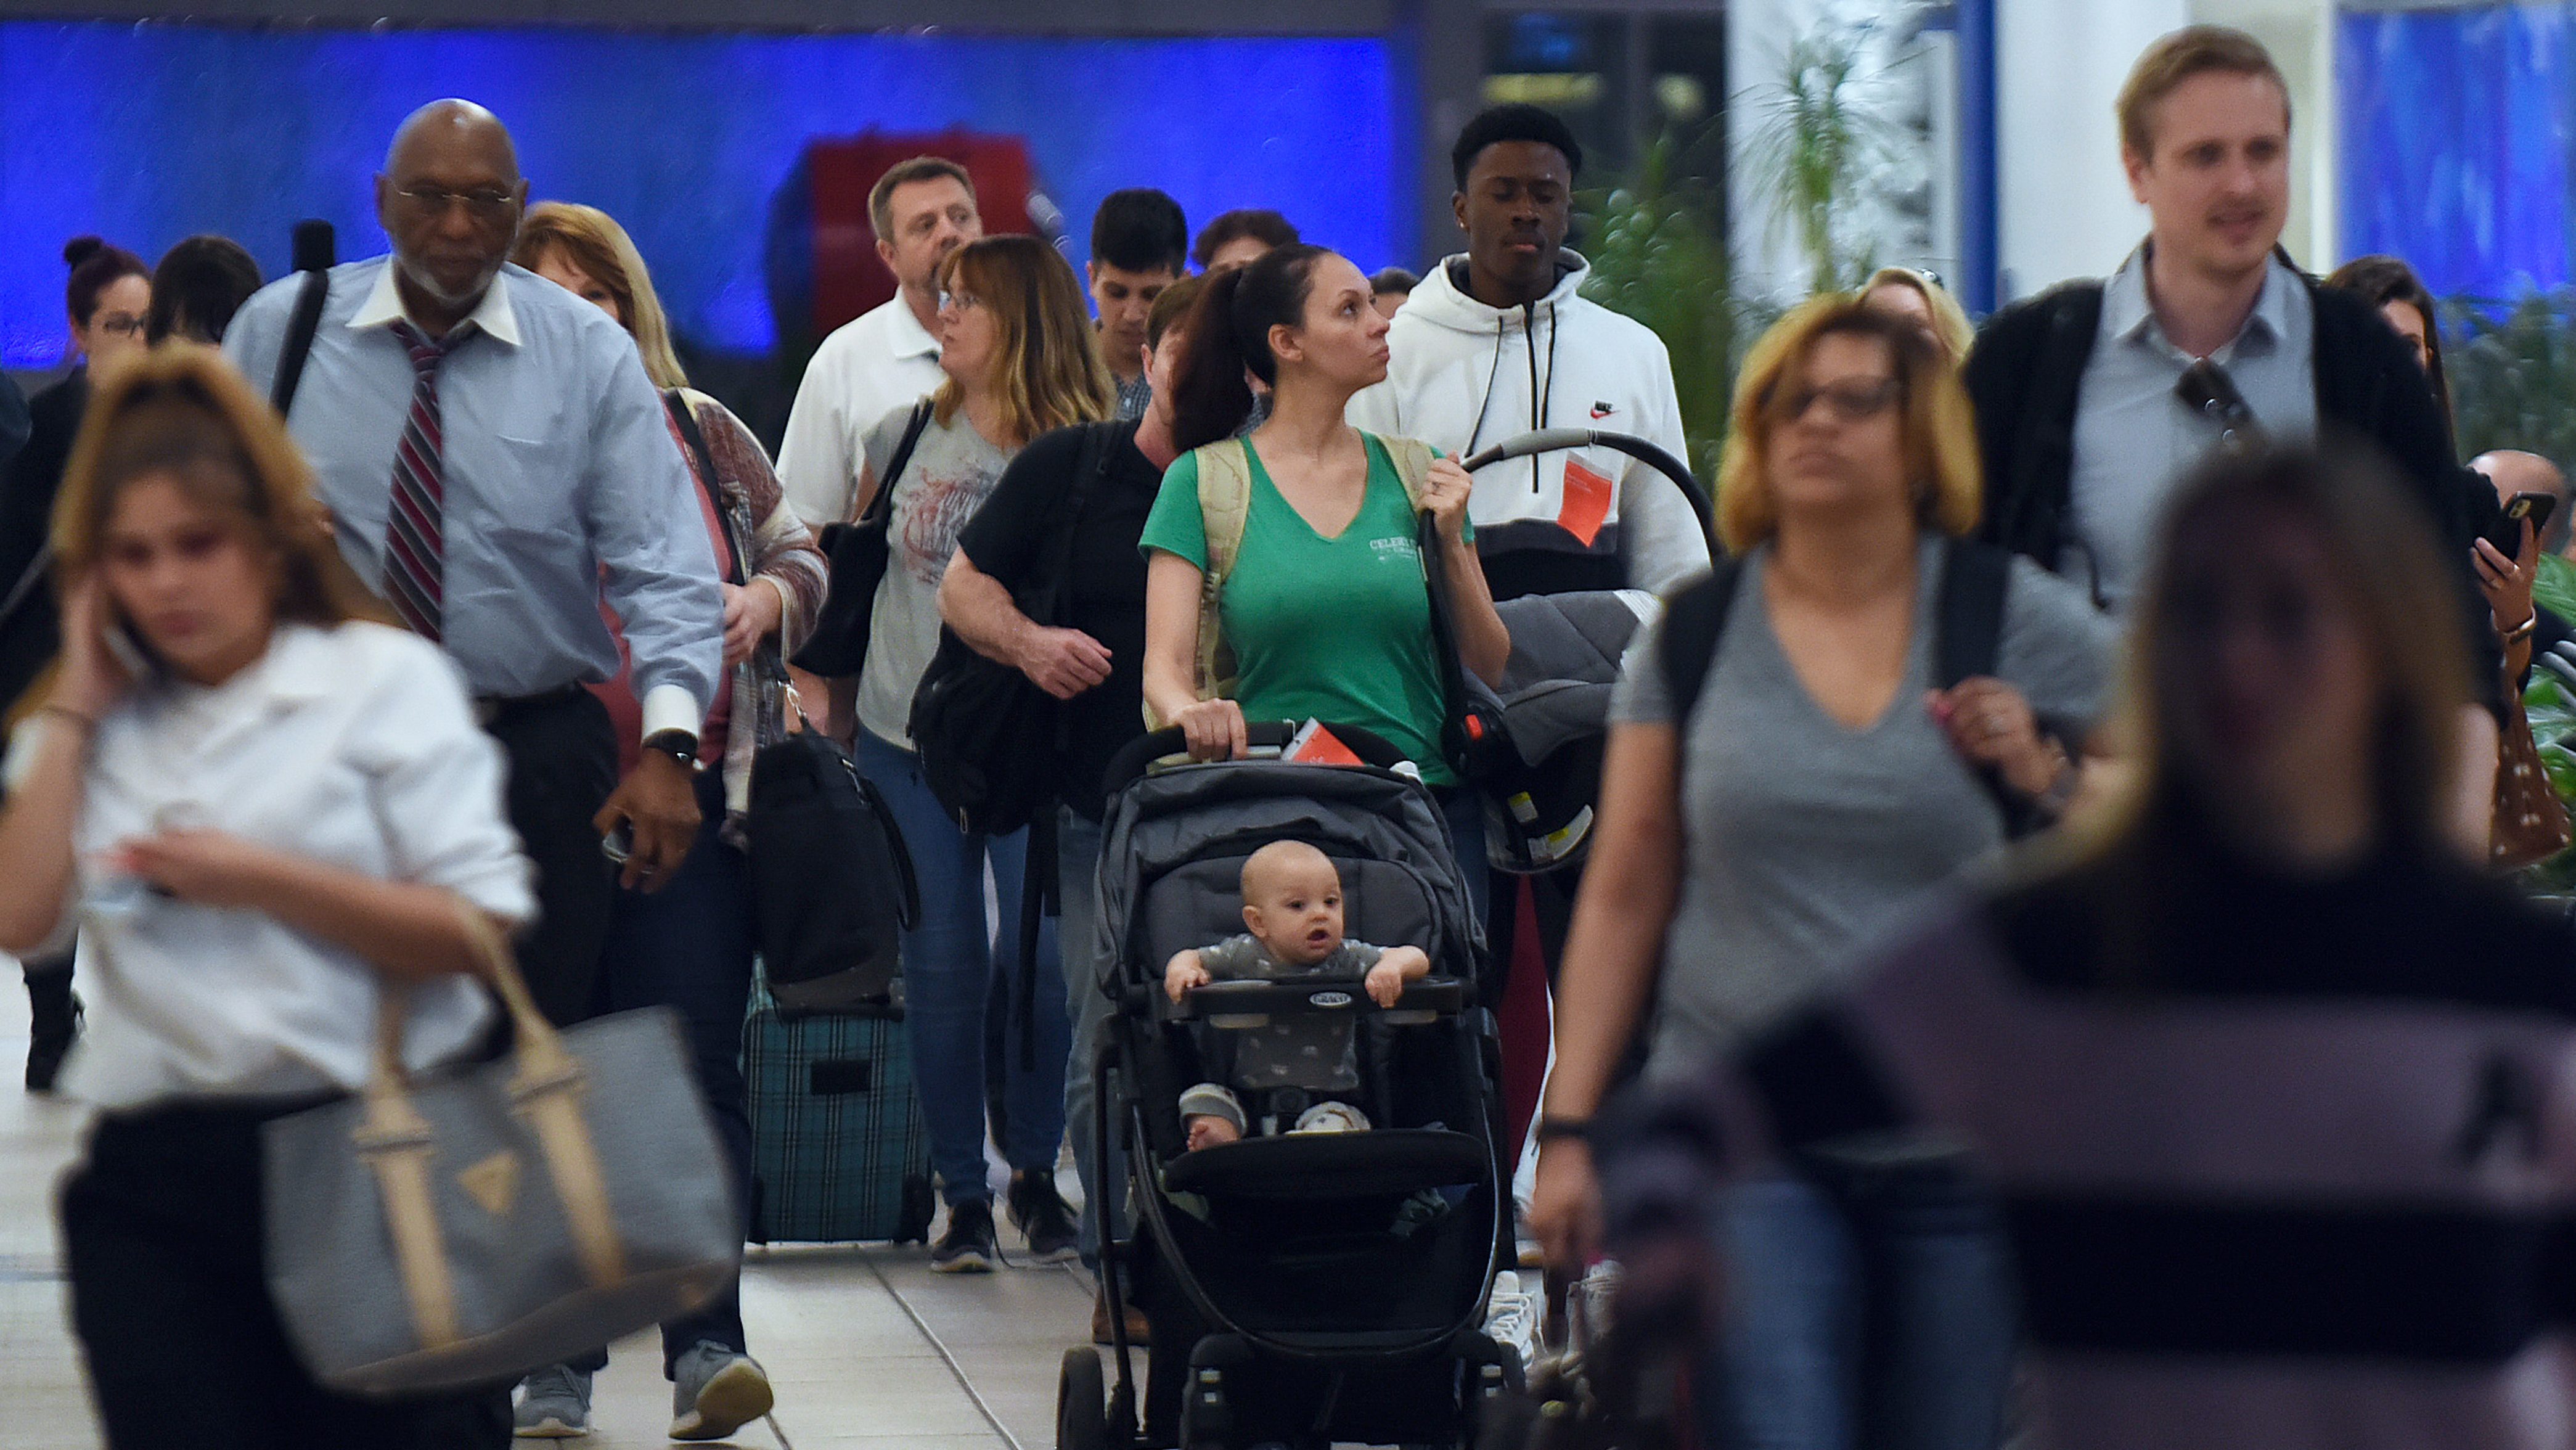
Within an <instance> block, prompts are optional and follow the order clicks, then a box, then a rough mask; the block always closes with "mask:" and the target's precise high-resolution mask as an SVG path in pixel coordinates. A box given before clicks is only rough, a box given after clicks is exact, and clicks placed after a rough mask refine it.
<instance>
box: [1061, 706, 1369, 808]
mask: <svg viewBox="0 0 2576 1450" xmlns="http://www.w3.org/2000/svg"><path fill="white" fill-rule="evenodd" d="M1302 728H1304V727H1303V726H1301V725H1299V724H1297V723H1295V722H1291V721H1285V720H1246V721H1245V722H1243V733H1244V738H1245V740H1246V742H1247V743H1248V745H1249V748H1250V753H1249V754H1248V755H1247V756H1246V757H1245V758H1246V759H1248V760H1260V759H1264V758H1269V759H1276V758H1277V757H1278V755H1279V753H1280V752H1281V751H1284V750H1286V749H1287V748H1288V745H1289V742H1290V741H1293V740H1295V739H1296V738H1297V732H1298V731H1299V730H1300V729H1302ZM1324 728H1325V729H1327V730H1330V731H1331V732H1333V738H1334V739H1336V740H1339V741H1340V742H1342V743H1343V744H1344V745H1347V746H1349V747H1350V751H1351V754H1353V755H1356V756H1358V757H1359V758H1360V763H1361V764H1363V765H1373V766H1376V767H1377V768H1378V769H1380V770H1393V769H1394V768H1395V767H1397V766H1398V765H1401V764H1403V763H1404V759H1405V756H1404V752H1403V751H1401V750H1398V749H1396V748H1395V747H1394V746H1393V745H1390V744H1388V743H1387V741H1386V738H1385V737H1384V736H1381V735H1378V734H1376V733H1375V732H1373V731H1368V730H1362V729H1361V728H1359V727H1358V726H1356V725H1334V724H1330V723H1327V724H1326V725H1325V726H1324ZM1189 753H1190V744H1189V736H1187V735H1186V734H1184V733H1182V731H1181V728H1180V727H1179V726H1177V725H1171V726H1166V727H1164V728H1163V729H1160V730H1149V731H1147V732H1146V733H1144V734H1142V735H1139V736H1137V737H1136V738H1135V739H1133V740H1130V741H1128V742H1127V744H1126V745H1125V746H1124V747H1123V748H1122V749H1120V750H1119V752H1118V753H1117V754H1116V755H1113V756H1111V757H1110V758H1109V768H1108V769H1107V770H1106V771H1103V772H1102V773H1101V790H1102V792H1103V793H1104V794H1107V795H1116V794H1118V793H1119V792H1120V791H1122V790H1125V789H1126V788H1127V783H1128V782H1129V781H1132V780H1134V779H1135V778H1136V777H1138V776H1140V775H1143V774H1145V772H1147V771H1148V770H1151V769H1152V768H1153V767H1154V766H1156V765H1158V764H1161V763H1163V762H1165V761H1177V760H1185V759H1187V758H1188V756H1189Z"/></svg>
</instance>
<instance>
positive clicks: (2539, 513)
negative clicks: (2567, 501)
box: [2487, 492, 2558, 559]
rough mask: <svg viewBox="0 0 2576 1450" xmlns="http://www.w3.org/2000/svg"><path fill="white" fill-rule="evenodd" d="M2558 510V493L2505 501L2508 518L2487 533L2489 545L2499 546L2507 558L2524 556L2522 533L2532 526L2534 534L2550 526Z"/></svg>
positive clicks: (2498, 522)
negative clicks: (2552, 514)
mask: <svg viewBox="0 0 2576 1450" xmlns="http://www.w3.org/2000/svg"><path fill="white" fill-rule="evenodd" d="M2557 507H2558V495H2556V494H2554V493H2529V492H2525V493H2517V494H2515V495H2514V496H2513V497H2511V498H2509V499H2506V500H2505V501H2504V516H2503V517H2502V518H2501V519H2499V520H2498V521H2497V523H2496V526H2495V527H2494V528H2493V529H2490V530H2488V531H2487V542H2488V543H2490V544H2493V545H2495V546H2496V549H2497V551H2498V552H2500V553H2502V554H2503V555H2504V556H2505V557H2506V558H2508V559H2512V558H2518V557H2520V556H2521V554H2522V531H2523V527H2524V526H2525V525H2529V526H2530V528H2531V531H2532V532H2533V533H2535V534H2536V533H2538V532H2540V531H2541V530H2542V529H2545V528H2547V527H2549V516H2550V514H2551V513H2553V512H2554V511H2556V509H2557Z"/></svg>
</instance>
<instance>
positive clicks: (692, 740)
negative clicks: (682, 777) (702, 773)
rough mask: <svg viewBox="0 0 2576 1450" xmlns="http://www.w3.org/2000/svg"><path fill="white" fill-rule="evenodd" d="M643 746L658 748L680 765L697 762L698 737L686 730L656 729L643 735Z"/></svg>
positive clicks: (691, 764)
mask: <svg viewBox="0 0 2576 1450" xmlns="http://www.w3.org/2000/svg"><path fill="white" fill-rule="evenodd" d="M644 748H645V749H647V750H658V751H660V752H661V753H663V754H664V755H667V756H669V757H671V758H672V759H673V760H676V761H678V762H680V763H681V764H682V765H686V766H695V765H696V764H697V763H698V737H696V736H695V735H692V734H690V733H689V732H688V731H686V730H656V731H654V732H653V733H652V734H650V735H647V736H645V737H644Z"/></svg>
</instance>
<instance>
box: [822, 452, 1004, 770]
mask: <svg viewBox="0 0 2576 1450" xmlns="http://www.w3.org/2000/svg"><path fill="white" fill-rule="evenodd" d="M911 421H912V409H911V408H910V407H909V406H906V407H902V408H898V409H896V410H895V411H893V412H891V413H888V414H887V415H886V416H885V417H884V418H882V419H880V420H879V421H878V422H877V425H876V426H875V427H873V428H870V429H869V430H868V432H867V437H866V438H865V439H863V440H862V441H861V447H862V448H863V449H864V450H865V452H866V454H867V460H868V468H869V470H870V472H871V473H873V474H874V475H875V477H876V480H877V485H878V486H879V487H880V488H882V487H885V486H886V485H887V480H886V476H885V472H886V465H887V464H888V463H890V462H892V461H893V459H894V450H895V445H896V444H898V443H901V442H902V441H903V430H904V428H905V426H906V425H907V424H909V423H910V422H911ZM1010 461H1011V455H1010V454H1008V453H1005V452H1003V451H1002V450H1001V449H999V448H996V447H994V446H993V445H992V444H990V443H988V442H986V441H984V435H982V434H980V433H978V432H976V431H975V429H974V427H973V426H972V425H970V424H969V423H968V422H967V421H966V413H965V410H964V409H962V408H961V409H959V410H958V413H957V416H956V417H955V418H953V419H951V420H950V421H949V422H948V423H946V424H945V425H943V424H941V423H940V422H939V420H938V419H937V418H935V417H934V418H932V419H931V421H930V423H929V424H928V426H926V427H924V428H923V429H922V430H921V438H920V440H919V441H918V442H916V443H914V444H913V448H912V457H911V459H910V460H908V461H907V462H906V463H905V464H904V466H903V476H902V477H901V478H898V479H895V480H893V488H894V518H893V521H892V527H890V528H889V529H888V530H887V531H886V572H885V582H884V583H882V584H879V585H878V586H877V603H876V613H875V615H874V616H873V617H872V618H871V619H870V620H869V622H868V659H867V663H866V664H865V665H864V666H862V667H861V668H860V670H859V723H860V724H861V725H864V726H866V727H867V729H868V731H869V733H871V734H873V735H875V736H876V737H877V738H878V739H880V740H887V741H891V742H893V743H894V744H897V745H900V746H902V747H903V748H904V749H906V750H910V749H911V748H912V736H911V735H910V734H909V733H907V731H906V728H905V727H906V726H907V725H909V724H910V722H911V720H912V692H913V691H914V690H915V689H917V688H919V687H920V685H921V675H922V672H923V671H924V670H927V669H929V668H930V657H931V656H932V655H933V654H935V653H937V652H938V650H939V580H940V577H941V576H942V575H945V574H946V573H947V572H948V561H949V559H950V558H951V557H953V556H954V555H955V554H956V552H957V535H958V534H959V533H960V532H962V531H963V530H964V529H965V527H966V521H967V520H968V519H971V518H973V517H974V516H975V511H976V510H977V509H979V508H982V507H983V506H984V500H986V499H988V498H991V497H992V496H993V486H994V485H995V484H998V483H1000V482H1001V481H1002V468H1003V466H1004V465H1005V464H1007V463H1009V462H1010Z"/></svg>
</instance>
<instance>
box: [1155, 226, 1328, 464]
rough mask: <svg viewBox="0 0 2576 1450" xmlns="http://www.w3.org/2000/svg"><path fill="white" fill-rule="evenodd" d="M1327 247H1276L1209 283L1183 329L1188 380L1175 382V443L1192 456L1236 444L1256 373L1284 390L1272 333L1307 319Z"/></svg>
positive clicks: (1214, 276)
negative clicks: (1206, 447)
mask: <svg viewBox="0 0 2576 1450" xmlns="http://www.w3.org/2000/svg"><path fill="white" fill-rule="evenodd" d="M1331 255H1332V253H1331V252H1330V251H1328V250H1326V249H1325V248H1322V247H1318V246H1311V245H1308V244H1305V243H1299V244H1297V245H1294V246H1286V247H1274V248H1272V249H1271V250H1269V251H1268V252H1265V253H1263V254H1262V256H1261V259H1260V260H1259V261H1256V262H1254V263H1252V264H1251V265H1249V266H1243V267H1228V268H1226V269H1225V270H1224V271H1221V272H1217V273H1213V274H1211V275H1210V276H1209V277H1208V278H1207V284H1206V290H1205V291H1203V292H1201V293H1200V294H1199V300H1198V305H1197V306H1195V307H1192V308H1191V309H1190V318H1189V321H1188V322H1186V323H1184V324H1183V325H1182V329H1181V331H1182V336H1183V340H1184V349H1183V351H1182V353H1181V366H1180V374H1179V376H1178V377H1176V378H1174V379H1173V383H1172V392H1173V399H1172V442H1173V444H1174V446H1176V447H1178V448H1179V449H1180V450H1181V451H1182V452H1184V453H1186V452H1188V451H1189V450H1191V449H1193V448H1197V447H1200V446H1201V445H1203V444H1208V443H1214V442H1217V441H1218V440H1220V439H1224V438H1231V437H1233V436H1234V435H1235V433H1236V432H1237V431H1238V430H1239V429H1241V428H1242V427H1243V422H1244V420H1245V419H1247V418H1249V417H1251V416H1252V388H1251V386H1250V385H1249V384H1247V383H1246V382H1245V381H1244V374H1245V373H1246V372H1250V373H1251V374H1252V376H1254V377H1256V378H1259V379H1260V380H1261V382H1262V384H1263V385H1264V386H1266V387H1274V388H1275V387H1277V386H1278V385H1279V358H1278V356H1277V355H1276V354H1274V353H1273V352H1271V350H1270V329H1272V328H1274V327H1295V326H1298V325H1299V324H1301V323H1302V322H1304V321H1305V319H1306V299H1307V297H1308V295H1309V294H1310V293H1311V292H1312V291H1313V290H1314V280H1315V261H1316V259H1317V258H1319V257H1329V256H1331Z"/></svg>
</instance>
